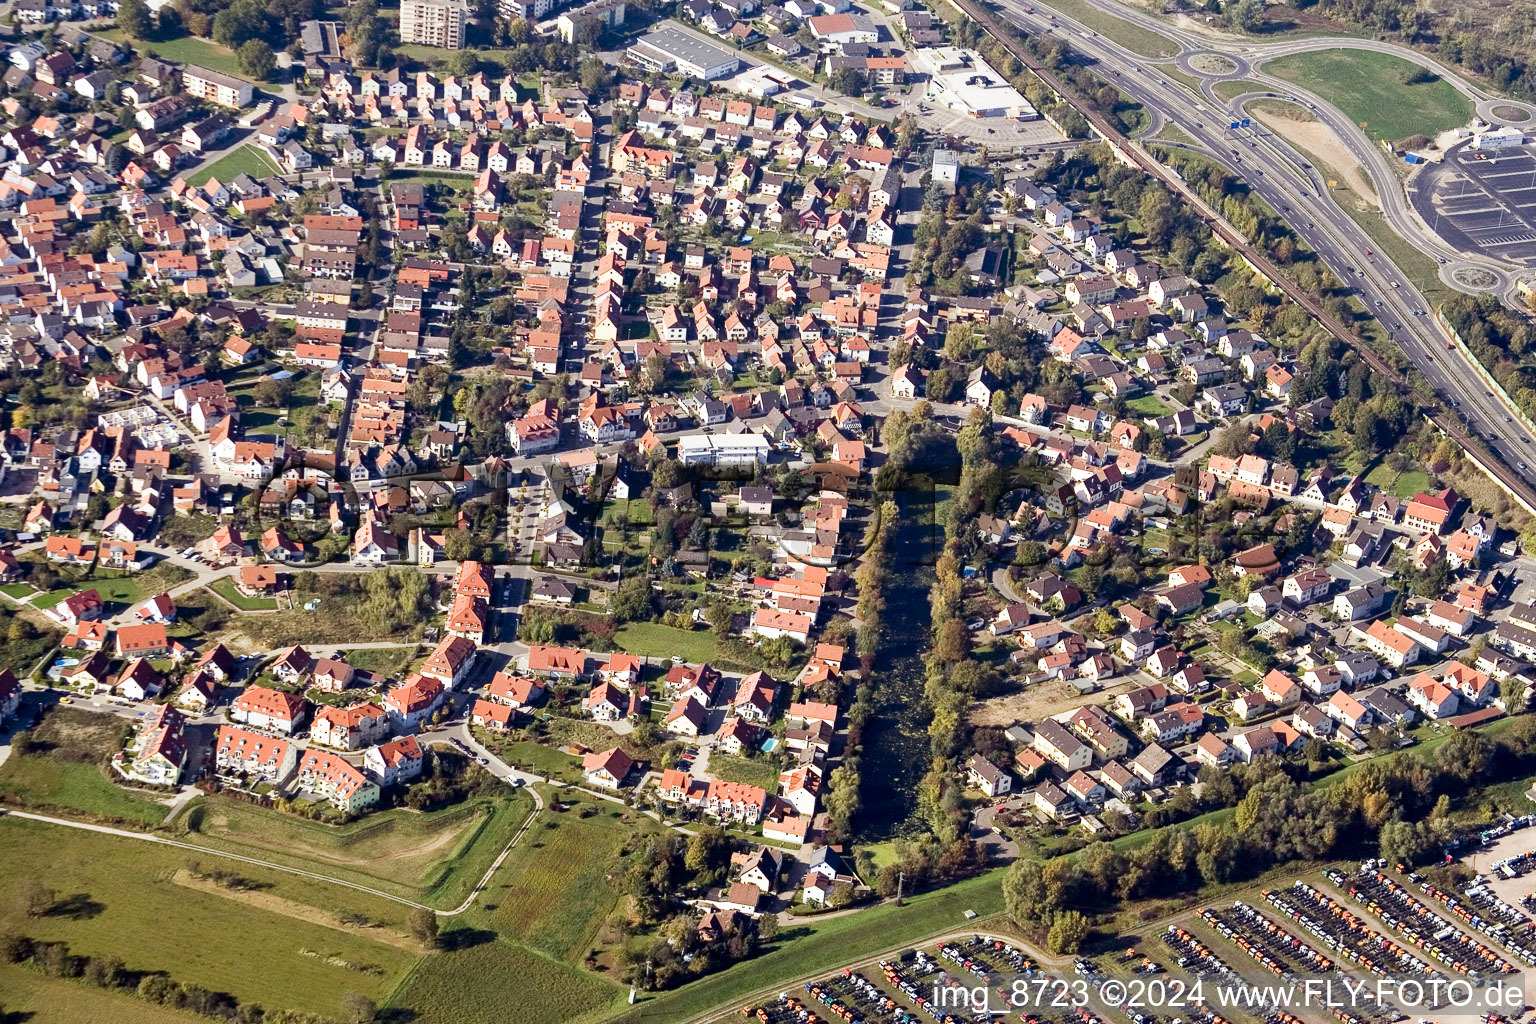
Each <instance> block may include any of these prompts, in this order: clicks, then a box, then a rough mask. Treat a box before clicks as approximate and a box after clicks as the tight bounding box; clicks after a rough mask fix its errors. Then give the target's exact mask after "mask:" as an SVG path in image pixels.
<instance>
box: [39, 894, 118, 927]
mask: <svg viewBox="0 0 1536 1024" xmlns="http://www.w3.org/2000/svg"><path fill="white" fill-rule="evenodd" d="M106 909H107V907H106V904H104V903H99V902H97V901H96V900H93V899H91V896H90V894H89V893H84V892H77V893H75V894H74V895H73V896H65V897H63V898H62V899H60V900H58V901H57V902H56V903H54V905H53V906H51V907H49V908H48V914H47V916H48V917H67V918H69V919H70V920H72V921H89V920H90V919H91V918H93V917H98V916H100V914H101V912H102V911H103V910H106Z"/></svg>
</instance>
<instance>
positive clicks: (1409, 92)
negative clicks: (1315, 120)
mask: <svg viewBox="0 0 1536 1024" xmlns="http://www.w3.org/2000/svg"><path fill="white" fill-rule="evenodd" d="M1264 70H1265V71H1267V72H1269V73H1270V74H1273V75H1278V76H1280V77H1281V78H1284V79H1286V80H1287V81H1291V82H1295V83H1296V84H1297V85H1299V86H1301V87H1303V88H1305V89H1309V90H1311V91H1312V92H1315V93H1317V94H1318V95H1319V96H1321V97H1322V98H1323V99H1325V100H1327V101H1328V102H1329V103H1331V104H1333V105H1334V106H1336V107H1338V108H1339V109H1340V110H1342V111H1343V112H1344V113H1345V114H1347V115H1348V116H1349V118H1350V120H1352V121H1354V122H1355V123H1356V124H1360V123H1361V122H1364V124H1365V127H1364V129H1363V130H1364V131H1365V133H1366V135H1368V136H1370V137H1371V139H1372V140H1373V141H1378V142H1379V141H1382V140H1387V141H1396V140H1398V139H1405V138H1408V137H1409V136H1411V135H1428V136H1429V137H1431V138H1433V137H1434V136H1435V135H1436V134H1438V133H1439V132H1443V131H1446V130H1448V129H1451V128H1456V127H1459V126H1461V125H1464V124H1466V123H1467V122H1468V121H1470V120H1471V119H1472V114H1473V110H1472V101H1471V100H1469V99H1467V98H1466V97H1465V96H1463V95H1462V94H1461V93H1459V92H1457V91H1456V90H1455V88H1454V87H1452V85H1451V84H1450V83H1449V82H1447V81H1445V80H1444V79H1442V78H1435V79H1433V80H1432V81H1427V82H1413V83H1412V84H1410V79H1411V77H1412V76H1413V75H1414V73H1415V72H1416V71H1417V70H1418V65H1416V64H1413V63H1411V62H1409V61H1406V60H1403V59H1402V58H1401V57H1394V56H1392V55H1391V54H1387V53H1375V52H1372V51H1369V50H1350V49H1344V48H1340V49H1336V50H1319V51H1316V52H1313V53H1297V54H1292V55H1290V56H1287V57H1280V58H1277V59H1275V60H1272V61H1268V62H1267V63H1265V65H1264Z"/></svg>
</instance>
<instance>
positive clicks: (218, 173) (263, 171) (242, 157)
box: [187, 145, 282, 185]
mask: <svg viewBox="0 0 1536 1024" xmlns="http://www.w3.org/2000/svg"><path fill="white" fill-rule="evenodd" d="M281 173H282V168H280V167H278V166H277V164H275V163H273V162H272V159H271V158H270V157H269V156H267V154H265V153H263V152H262V151H261V150H259V149H257V148H256V147H255V146H252V145H245V146H241V147H240V148H239V149H232V150H230V151H229V152H228V153H226V154H224V155H223V156H221V157H219V158H218V159H217V160H215V161H214V162H213V163H211V164H209V165H208V166H207V167H204V168H203V169H202V170H200V171H198V172H197V173H196V174H194V175H192V177H190V178H188V179H187V183H188V184H189V185H201V184H202V183H203V182H205V181H207V180H208V179H209V178H218V179H219V180H220V181H229V180H230V179H231V178H234V177H237V176H239V175H241V174H249V175H250V176H251V177H253V178H265V177H268V176H269V175H273V174H281Z"/></svg>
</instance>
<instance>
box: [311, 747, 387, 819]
mask: <svg viewBox="0 0 1536 1024" xmlns="http://www.w3.org/2000/svg"><path fill="white" fill-rule="evenodd" d="M294 784H295V785H297V786H298V787H299V788H300V789H303V790H307V791H308V792H310V793H312V794H314V795H315V796H317V797H319V798H320V799H322V800H326V801H328V802H329V803H330V804H331V806H333V807H336V808H337V809H339V810H343V811H347V812H349V813H355V812H357V811H361V810H365V809H366V808H369V807H372V806H373V805H375V804H377V803H378V802H379V786H378V784H377V783H376V782H374V781H373V780H372V779H370V778H368V776H367V775H364V774H363V771H362V769H360V768H358V767H357V766H356V765H354V764H352V763H351V762H350V761H348V760H346V759H345V758H343V757H341V756H340V755H338V754H332V753H331V752H330V751H327V750H306V751H305V752H304V754H303V755H302V756H301V757H300V758H299V767H298V773H297V775H295V777H294Z"/></svg>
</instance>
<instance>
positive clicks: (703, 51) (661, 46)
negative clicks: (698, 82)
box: [629, 25, 741, 82]
mask: <svg viewBox="0 0 1536 1024" xmlns="http://www.w3.org/2000/svg"><path fill="white" fill-rule="evenodd" d="M629 55H630V56H631V57H633V58H634V59H635V60H636V61H637V62H639V63H640V64H641V65H642V66H644V67H646V68H649V69H651V70H654V71H661V72H668V71H672V70H676V71H677V72H679V73H680V74H684V75H688V76H689V77H691V78H702V79H703V80H704V81H706V82H713V81H714V80H715V79H717V78H724V77H726V76H727V75H733V74H735V73H736V72H737V71H738V70H739V69H740V68H741V59H740V58H739V57H737V56H736V55H735V54H734V53H731V52H730V51H729V50H725V49H722V48H720V47H718V46H715V45H714V44H713V43H706V42H704V40H702V39H695V38H694V37H693V36H690V35H688V34H687V33H685V32H680V31H678V30H677V29H675V28H670V27H668V26H665V25H664V26H662V27H661V28H658V29H655V30H653V31H651V32H647V33H646V34H645V35H644V36H642V37H641V38H640V41H639V42H637V43H635V45H633V46H631V47H630V48H629Z"/></svg>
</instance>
